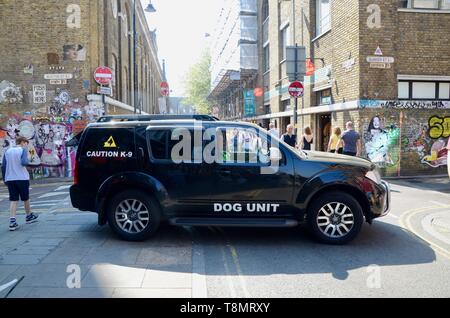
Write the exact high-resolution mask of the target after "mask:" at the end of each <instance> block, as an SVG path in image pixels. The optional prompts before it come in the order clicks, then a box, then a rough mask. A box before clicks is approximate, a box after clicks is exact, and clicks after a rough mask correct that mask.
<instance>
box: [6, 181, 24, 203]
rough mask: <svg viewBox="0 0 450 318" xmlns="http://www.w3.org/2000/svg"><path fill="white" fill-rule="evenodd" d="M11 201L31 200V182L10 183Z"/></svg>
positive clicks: (7, 183)
mask: <svg viewBox="0 0 450 318" xmlns="http://www.w3.org/2000/svg"><path fill="white" fill-rule="evenodd" d="M6 185H7V186H8V191H9V201H11V202H18V201H19V198H20V200H22V201H24V202H25V201H28V200H29V199H30V181H8V182H6Z"/></svg>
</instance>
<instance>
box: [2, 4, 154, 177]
mask: <svg viewBox="0 0 450 318" xmlns="http://www.w3.org/2000/svg"><path fill="white" fill-rule="evenodd" d="M133 5H134V1H128V0H102V1H98V0H79V1H75V2H74V1H66V0H58V1H56V0H48V1H24V0H3V1H1V3H0V21H1V22H0V23H1V27H0V29H2V32H1V33H0V61H1V62H0V154H1V155H2V154H3V153H4V151H5V150H6V149H7V148H8V147H9V146H11V145H13V144H14V142H15V138H16V137H17V136H24V137H27V138H28V139H29V140H30V149H29V153H30V159H31V162H32V164H33V165H34V166H35V169H34V171H33V176H34V177H35V178H39V177H49V176H70V175H71V170H72V162H73V159H74V155H75V150H74V149H68V148H66V147H65V141H67V140H69V139H70V138H71V137H72V136H73V135H74V134H77V133H78V132H80V131H81V130H82V129H83V128H84V127H85V126H86V125H87V123H89V122H91V121H94V120H96V119H97V118H98V116H101V115H103V114H105V113H108V114H121V113H133V112H134V106H135V105H134V100H135V99H134V96H135V94H136V96H137V98H136V100H137V101H138V103H137V104H136V108H137V110H138V111H140V112H146V113H154V112H157V111H158V109H159V108H158V98H159V87H160V83H161V77H162V72H161V67H160V65H159V61H158V55H157V45H156V35H155V33H154V32H151V31H150V30H149V29H148V26H147V23H146V20H145V19H146V18H145V15H144V10H143V8H142V6H141V3H140V1H137V2H136V12H137V19H136V21H137V22H136V29H137V38H136V39H137V58H136V61H137V70H138V71H137V74H136V75H137V92H135V89H134V87H135V85H134V83H135V82H134V78H135V76H134V69H135V68H134V61H133V28H132V27H133V25H132V21H133ZM99 66H107V67H109V68H111V69H112V70H113V73H114V74H113V80H112V82H111V85H110V88H112V95H111V96H107V97H106V98H105V100H103V98H102V96H100V95H98V94H97V93H98V89H99V86H100V85H98V84H97V83H96V82H95V80H94V73H95V69H96V68H97V67H99ZM104 101H105V102H106V103H104Z"/></svg>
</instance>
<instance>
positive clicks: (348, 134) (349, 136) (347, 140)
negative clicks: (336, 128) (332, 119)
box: [341, 121, 361, 157]
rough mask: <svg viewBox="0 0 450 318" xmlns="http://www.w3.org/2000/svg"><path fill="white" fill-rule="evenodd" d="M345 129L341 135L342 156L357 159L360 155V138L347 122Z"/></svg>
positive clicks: (352, 126)
mask: <svg viewBox="0 0 450 318" xmlns="http://www.w3.org/2000/svg"><path fill="white" fill-rule="evenodd" d="M345 127H346V128H347V130H346V131H345V132H344V134H343V135H342V138H341V139H342V141H343V144H344V155H347V156H353V157H359V156H360V155H361V136H360V134H358V133H357V132H356V131H355V130H354V125H353V123H352V122H351V121H349V122H348V123H347V124H346V125H345Z"/></svg>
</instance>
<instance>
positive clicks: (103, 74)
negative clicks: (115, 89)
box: [94, 66, 113, 85]
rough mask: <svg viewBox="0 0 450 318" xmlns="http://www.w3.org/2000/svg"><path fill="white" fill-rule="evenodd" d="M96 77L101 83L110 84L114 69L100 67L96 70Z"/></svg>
mask: <svg viewBox="0 0 450 318" xmlns="http://www.w3.org/2000/svg"><path fill="white" fill-rule="evenodd" d="M94 79H95V81H96V82H97V83H99V84H100V85H109V84H110V83H111V81H112V79H113V70H112V69H110V68H109V67H105V66H101V67H98V68H97V69H96V70H95V73H94Z"/></svg>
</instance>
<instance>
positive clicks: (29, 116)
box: [0, 100, 103, 179]
mask: <svg viewBox="0 0 450 318" xmlns="http://www.w3.org/2000/svg"><path fill="white" fill-rule="evenodd" d="M102 113H103V110H101V109H93V108H92V106H88V105H86V106H82V105H80V104H79V103H78V101H70V100H68V101H67V102H66V103H65V104H64V105H62V104H61V103H60V102H54V103H53V104H52V106H51V107H50V109H49V110H48V112H47V114H46V113H42V112H22V113H16V112H10V113H8V114H4V113H2V114H1V115H0V160H2V159H3V155H4V153H5V151H6V150H7V149H8V148H10V147H12V146H15V144H16V139H17V138H18V137H25V138H27V139H28V140H29V142H30V143H29V146H28V159H29V161H30V172H31V173H30V175H31V177H32V178H33V179H39V178H48V177H71V176H72V170H73V163H74V160H75V155H76V149H75V148H71V147H66V142H67V141H69V140H70V139H72V138H73V136H74V135H76V134H77V133H79V132H80V131H82V130H83V129H84V127H85V126H86V125H87V124H88V123H89V122H90V121H95V120H96V119H97V118H98V116H101V115H102ZM0 162H1V161H0Z"/></svg>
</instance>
